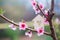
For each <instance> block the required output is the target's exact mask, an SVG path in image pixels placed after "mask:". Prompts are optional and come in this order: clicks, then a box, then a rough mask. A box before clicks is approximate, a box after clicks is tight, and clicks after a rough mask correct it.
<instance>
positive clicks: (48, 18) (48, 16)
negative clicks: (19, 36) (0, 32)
mask: <svg viewBox="0 0 60 40" xmlns="http://www.w3.org/2000/svg"><path fill="white" fill-rule="evenodd" d="M31 4H32V7H33V9H34V11H35V14H38V13H42V14H43V16H44V17H45V22H48V23H49V26H50V30H51V33H48V32H45V31H44V27H43V26H41V27H37V28H36V29H32V28H30V27H28V25H27V24H26V23H25V22H24V21H23V22H19V24H17V23H15V22H13V21H11V20H10V19H8V18H6V17H5V16H3V15H2V14H0V17H1V18H3V19H4V20H6V21H8V22H9V23H11V25H9V27H10V28H11V29H13V30H16V27H15V26H18V27H19V30H28V31H27V32H26V33H25V35H27V36H29V37H32V32H36V33H37V35H38V36H41V35H43V34H45V35H48V36H51V37H52V38H53V40H57V37H56V33H55V29H54V26H53V24H52V18H53V16H54V0H51V9H49V10H45V11H43V9H44V6H43V5H42V4H39V3H38V2H37V1H36V0H31Z"/></svg>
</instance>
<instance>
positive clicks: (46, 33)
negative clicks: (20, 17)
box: [0, 15, 51, 36]
mask: <svg viewBox="0 0 60 40" xmlns="http://www.w3.org/2000/svg"><path fill="white" fill-rule="evenodd" d="M0 17H1V18H3V19H4V20H6V21H8V22H9V23H11V24H14V25H15V26H18V27H19V25H18V24H17V23H15V22H13V21H11V20H9V19H8V18H6V17H5V16H3V15H0ZM27 30H31V31H34V32H37V31H36V30H34V29H31V28H27ZM44 34H45V35H49V36H51V34H50V33H48V32H44Z"/></svg>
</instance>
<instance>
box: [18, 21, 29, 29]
mask: <svg viewBox="0 0 60 40" xmlns="http://www.w3.org/2000/svg"><path fill="white" fill-rule="evenodd" d="M26 28H28V26H27V24H26V23H24V22H20V23H19V30H26Z"/></svg>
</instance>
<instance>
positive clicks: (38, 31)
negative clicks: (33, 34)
mask: <svg viewBox="0 0 60 40" xmlns="http://www.w3.org/2000/svg"><path fill="white" fill-rule="evenodd" d="M36 31H37V35H38V36H41V35H43V34H44V27H40V28H38V29H36Z"/></svg>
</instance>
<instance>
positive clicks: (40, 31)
mask: <svg viewBox="0 0 60 40" xmlns="http://www.w3.org/2000/svg"><path fill="white" fill-rule="evenodd" d="M31 4H32V7H33V9H34V11H35V14H38V13H40V9H41V10H43V9H44V6H43V4H37V2H36V0H31ZM37 5H38V6H39V8H40V9H39V8H38V6H37ZM44 14H45V15H46V16H48V10H44ZM44 24H49V23H48V20H47V19H46V18H45V19H44ZM44 24H43V26H42V25H41V26H38V25H37V24H35V25H34V27H35V26H37V27H35V28H34V30H36V31H37V35H38V36H41V35H43V34H44ZM9 27H10V28H11V29H12V30H16V29H17V28H16V27H15V25H14V24H11V25H9ZM27 28H28V25H27V24H26V22H19V30H26V29H27ZM25 35H26V36H29V37H32V31H30V30H29V31H27V32H25Z"/></svg>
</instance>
